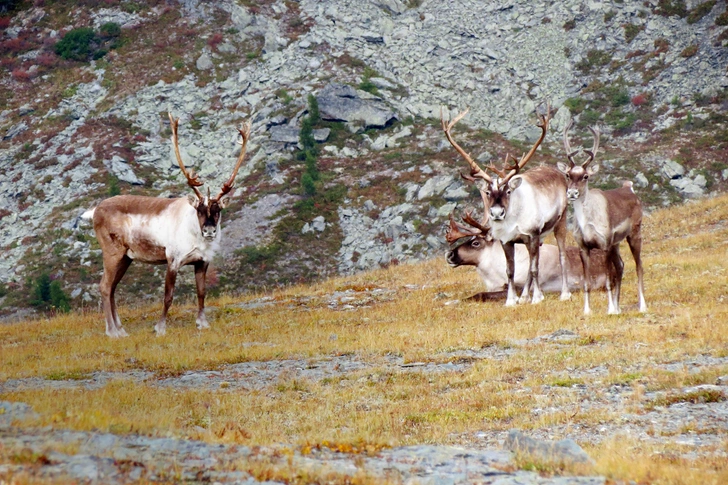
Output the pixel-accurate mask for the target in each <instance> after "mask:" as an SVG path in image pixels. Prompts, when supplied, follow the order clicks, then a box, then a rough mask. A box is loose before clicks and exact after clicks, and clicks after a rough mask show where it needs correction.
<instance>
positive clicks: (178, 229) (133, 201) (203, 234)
mask: <svg viewBox="0 0 728 485" xmlns="http://www.w3.org/2000/svg"><path fill="white" fill-rule="evenodd" d="M169 121H170V125H171V128H172V143H173V145H174V152H175V155H176V157H177V163H178V164H179V167H180V169H181V170H182V173H183V174H184V176H185V178H186V179H187V184H188V185H189V186H190V188H191V189H192V190H193V191H194V195H193V194H190V195H188V196H187V197H180V198H177V199H162V198H158V197H142V196H136V195H119V196H116V197H111V198H110V199H106V200H104V201H102V202H101V203H100V204H99V205H98V206H97V207H96V208H95V209H91V210H88V211H86V212H85V213H84V214H83V215H82V216H81V217H83V218H84V219H87V220H90V219H93V224H94V230H95V231H96V238H97V239H98V241H99V246H101V251H102V253H103V260H104V275H103V276H102V278H101V283H100V284H99V290H100V292H101V302H102V306H103V309H104V317H105V319H106V335H108V336H109V337H126V336H127V333H126V331H125V330H124V328H123V327H122V326H121V321H120V320H119V314H118V313H117V311H116V301H115V299H114V292H115V291H116V286H117V285H118V284H119V281H121V278H122V277H123V276H124V273H126V270H127V269H128V268H129V266H130V265H131V263H132V261H135V260H136V261H140V262H143V263H151V264H165V263H166V264H167V276H166V278H165V282H164V309H163V310H162V318H161V319H160V320H159V322H158V323H157V324H156V325H155V326H154V330H155V332H156V333H157V335H164V334H165V332H166V321H167V312H168V311H169V307H170V305H171V304H172V298H173V294H174V284H175V281H176V279H177V272H178V271H179V269H180V268H181V267H182V266H184V265H189V264H191V265H193V266H194V268H195V282H196V284H197V302H198V312H197V319H196V323H197V328H199V329H202V328H208V327H209V326H210V325H209V324H208V323H207V318H206V317H205V276H206V273H207V267H208V265H209V264H210V261H212V258H213V257H214V255H215V252H216V251H217V250H218V249H219V247H220V240H221V237H222V233H221V231H220V214H221V212H222V210H223V209H224V208H225V207H226V206H227V205H228V202H229V195H231V192H232V191H233V184H234V183H235V176H236V175H237V173H238V170H239V169H240V165H241V164H242V162H243V158H245V149H246V146H247V143H248V138H249V137H250V123H244V124H243V125H242V126H241V128H240V129H239V130H238V132H239V133H240V136H241V137H242V140H241V141H240V145H241V148H240V155H239V156H238V160H237V162H236V164H235V168H234V169H233V173H232V175H231V176H230V178H229V179H228V181H227V182H225V183H224V184H223V186H222V189H221V191H220V193H219V194H218V195H217V196H215V197H212V198H211V197H210V190H209V189H208V191H207V197H205V196H203V195H202V193H201V192H200V191H199V189H198V188H197V187H200V186H201V185H202V184H203V183H202V182H201V181H200V180H199V178H198V176H197V175H196V174H195V172H194V170H192V169H190V170H189V171H188V170H186V169H185V165H184V162H183V161H182V157H181V156H180V151H179V145H178V138H177V126H178V124H179V118H178V119H174V118H173V117H172V115H171V114H170V115H169Z"/></svg>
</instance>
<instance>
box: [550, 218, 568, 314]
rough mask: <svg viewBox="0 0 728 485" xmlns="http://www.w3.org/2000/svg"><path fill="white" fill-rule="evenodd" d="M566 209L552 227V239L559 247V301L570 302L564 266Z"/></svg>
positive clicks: (566, 272)
mask: <svg viewBox="0 0 728 485" xmlns="http://www.w3.org/2000/svg"><path fill="white" fill-rule="evenodd" d="M567 232H568V228H567V227H566V208H564V213H563V214H561V219H560V220H559V222H558V223H557V224H556V227H554V237H556V245H557V246H558V247H559V263H560V264H561V298H560V299H561V301H566V300H571V291H569V277H568V268H567V265H566V233H567Z"/></svg>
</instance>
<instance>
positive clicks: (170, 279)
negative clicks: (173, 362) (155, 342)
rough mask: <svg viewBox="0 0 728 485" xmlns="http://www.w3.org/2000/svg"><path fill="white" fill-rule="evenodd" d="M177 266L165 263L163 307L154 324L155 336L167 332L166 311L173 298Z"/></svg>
mask: <svg viewBox="0 0 728 485" xmlns="http://www.w3.org/2000/svg"><path fill="white" fill-rule="evenodd" d="M178 269H179V268H178V267H177V265H176V264H174V263H173V262H172V261H170V262H168V263H167V275H166V277H165V279H164V309H163V310H162V318H161V319H160V320H159V322H158V323H157V324H156V325H155V326H154V331H155V332H156V333H157V336H160V335H164V334H165V333H167V312H169V307H170V306H171V305H172V300H173V299H174V284H175V283H176V282H177V271H178Z"/></svg>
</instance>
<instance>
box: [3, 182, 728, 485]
mask: <svg viewBox="0 0 728 485" xmlns="http://www.w3.org/2000/svg"><path fill="white" fill-rule="evenodd" d="M726 221H728V196H721V197H718V198H714V199H709V200H704V201H700V202H697V203H689V204H685V205H681V206H677V207H673V208H671V209H666V210H662V211H658V212H655V213H653V214H652V215H650V216H648V217H647V218H646V220H645V223H644V229H643V231H644V235H645V245H644V253H643V254H644V260H645V264H646V292H647V303H648V306H649V309H650V311H649V313H648V314H647V315H641V314H638V313H636V311H635V309H636V306H635V302H636V284H635V277H634V265H633V263H632V261H631V258H630V256H629V255H628V250H627V249H626V248H624V252H626V253H627V254H625V260H626V272H625V274H626V281H625V285H624V290H623V300H622V301H623V310H626V311H625V313H623V314H622V315H620V316H610V317H607V316H606V315H605V314H604V313H605V311H606V297H605V295H604V294H603V293H597V294H595V296H594V297H593V300H592V306H593V311H594V314H593V315H592V316H591V317H589V318H585V317H584V316H583V315H582V313H581V311H582V298H581V294H577V295H575V297H574V298H573V299H572V301H571V302H568V303H564V302H560V301H558V296H555V295H549V296H548V297H547V299H546V301H545V302H543V303H542V304H540V305H537V306H530V305H524V306H519V307H518V308H515V309H513V308H505V307H503V306H501V305H500V304H460V305H456V306H446V305H444V302H445V301H446V300H448V299H451V298H461V297H465V296H468V295H470V294H472V293H474V292H476V291H479V290H480V283H479V282H478V280H477V277H476V275H475V273H474V272H473V271H471V270H467V269H459V270H451V269H450V268H448V267H447V266H446V264H445V262H444V260H443V259H437V260H433V261H428V262H425V263H420V264H412V265H402V266H397V267H392V268H389V269H387V270H379V271H374V272H368V273H362V274H359V275H356V276H353V277H346V278H334V279H330V280H326V281H324V282H322V283H320V284H316V285H311V286H299V287H293V288H289V289H286V290H283V291H278V292H275V293H272V294H271V295H270V296H272V297H274V298H275V300H276V301H277V302H278V303H279V304H278V305H276V306H269V307H263V308H258V309H254V310H243V309H241V308H239V307H237V306H236V304H237V303H239V301H238V300H236V299H233V298H232V297H221V298H219V299H216V300H213V301H210V302H209V303H210V305H211V306H213V307H214V309H213V310H212V311H211V316H212V318H211V322H212V327H213V328H212V330H210V331H206V332H198V331H197V330H195V328H194V323H193V321H194V306H193V304H192V302H191V301H190V302H188V303H187V304H177V305H175V306H174V307H173V310H172V314H171V319H170V321H169V322H168V325H169V327H170V328H169V330H168V335H167V336H165V337H162V338H150V336H151V334H150V332H151V327H152V326H153V324H154V322H155V319H156V318H157V317H158V314H159V305H151V306H140V307H135V308H128V307H127V308H122V309H121V316H122V320H123V321H124V322H125V327H126V329H127V330H128V331H129V333H130V334H131V337H129V338H127V339H122V340H110V339H108V338H107V337H106V336H105V335H104V334H103V324H102V321H101V319H102V317H101V315H100V314H99V313H97V312H95V311H88V312H85V313H74V314H71V315H65V316H61V317H57V318H52V319H45V320H37V321H28V322H23V323H20V324H14V325H5V326H2V327H0V341H2V342H3V345H2V354H1V355H2V357H1V361H0V369H1V370H0V378H3V379H8V378H15V377H41V378H43V377H45V378H51V379H64V378H69V379H73V378H83V377H84V376H85V375H87V374H88V373H91V372H94V371H102V370H103V371H125V370H131V369H144V370H148V371H152V372H154V373H156V374H157V376H160V377H161V376H165V375H170V374H178V373H181V372H183V371H185V370H191V369H214V368H216V367H218V366H221V365H224V364H226V363H232V362H242V361H249V360H269V359H283V358H292V357H296V358H308V359H311V360H312V361H315V360H317V359H326V358H328V357H330V356H332V355H341V354H344V353H353V354H355V355H356V356H357V357H358V358H359V359H360V360H362V361H364V362H367V363H370V364H371V365H373V366H374V367H373V369H369V370H365V371H361V372H360V373H359V374H356V375H355V378H354V379H349V378H342V379H333V380H324V381H320V382H308V381H301V380H295V379H292V378H290V377H287V376H285V375H281V376H280V378H279V380H278V382H277V383H276V384H275V385H274V386H269V387H268V388H266V389H264V390H262V391H251V392H246V393H231V392H229V391H225V390H224V389H221V390H220V391H217V392H210V391H202V390H199V391H198V390H189V391H181V390H173V389H166V388H165V389H159V388H156V387H154V388H153V387H150V386H149V385H147V384H131V383H128V382H125V381H122V380H119V381H114V382H112V383H111V384H109V385H107V386H106V387H103V388H101V389H98V390H93V391H83V390H28V391H20V392H6V393H4V394H0V399H5V400H11V401H23V402H27V403H30V404H31V405H32V406H33V407H34V408H35V409H36V411H38V412H39V413H40V415H41V417H40V418H39V419H38V420H37V421H36V422H32V423H30V424H31V425H35V426H37V425H50V426H54V427H60V428H73V429H96V430H107V431H112V432H120V433H124V432H130V431H134V432H141V433H149V434H153V435H166V434H167V433H171V434H172V435H175V436H182V437H194V438H201V439H205V440H210V441H224V442H225V441H228V442H229V441H233V442H240V443H244V444H265V443H278V442H286V443H291V442H293V443H298V444H305V443H320V442H323V441H327V440H328V441H330V442H342V443H362V442H363V443H372V444H375V445H376V446H378V445H382V444H384V445H396V444H407V443H422V442H433V443H451V442H453V439H454V438H453V436H455V435H457V434H458V433H463V432H467V431H475V430H478V429H483V428H486V429H509V428H513V427H517V428H524V429H531V428H540V427H544V426H549V425H553V424H558V423H560V422H563V423H568V424H574V425H579V424H581V425H585V426H589V425H594V424H597V423H598V422H600V421H601V422H603V421H607V422H613V421H615V420H618V419H619V416H615V415H610V414H599V415H593V414H588V413H578V414H575V415H574V416H565V415H564V416H562V415H558V414H557V415H548V416H542V417H539V418H534V415H533V414H532V412H531V411H532V409H533V408H534V407H536V406H543V403H542V402H541V403H539V402H537V400H534V399H533V398H532V396H531V393H530V392H524V390H528V389H538V388H539V386H543V385H548V384H551V385H553V383H554V381H555V379H558V378H559V377H558V376H560V375H564V374H567V375H568V374H569V373H570V372H574V371H576V372H578V371H579V370H586V369H590V368H593V367H596V366H600V365H606V366H607V367H608V368H609V369H610V371H609V376H608V378H607V379H606V383H605V382H604V377H603V376H601V377H599V382H595V380H596V379H597V377H589V374H588V373H587V374H585V375H586V376H587V377H582V378H580V382H581V383H583V384H585V385H587V386H588V387H589V386H594V388H595V389H599V388H603V386H605V385H608V384H609V383H613V382H619V381H623V380H624V375H625V372H626V370H625V369H627V368H633V367H634V366H637V367H639V368H640V372H639V373H638V375H636V376H632V377H631V378H630V379H627V381H628V385H630V386H632V387H633V388H634V392H635V396H636V398H635V399H636V400H639V399H638V396H639V394H640V393H641V392H644V390H658V389H664V390H670V389H674V388H680V387H682V386H686V385H694V384H698V383H712V382H713V381H714V380H715V377H716V376H717V375H724V374H726V373H728V369H714V370H712V371H711V372H708V373H702V374H688V373H679V372H677V373H670V372H666V371H664V370H660V369H658V368H656V366H655V364H658V363H665V362H672V361H679V360H682V359H686V358H688V357H689V356H698V355H711V356H715V357H725V356H726V354H727V351H726V349H728V332H727V331H726V328H725V327H726V325H728V300H727V299H726V296H727V295H728V280H727V279H726V269H727V267H728V261H727V260H726V258H725V255H726V246H728V242H727V241H728V223H726ZM413 285H414V286H413ZM364 288H386V289H391V290H394V293H393V294H391V295H390V296H389V297H388V298H386V299H384V300H382V301H380V302H377V303H375V304H373V305H371V306H368V307H363V308H360V309H358V310H357V311H354V312H345V311H335V310H332V309H330V308H328V305H327V300H326V299H325V297H326V296H327V295H330V294H331V293H333V292H334V291H336V290H339V291H341V290H347V289H352V290H363V289H364ZM258 296H260V295H258ZM254 298H255V297H246V298H244V300H246V301H247V300H250V299H254ZM557 329H568V330H571V331H573V332H576V333H577V334H578V335H579V336H580V338H579V339H578V340H576V341H574V342H573V343H567V344H565V345H566V348H564V346H554V345H551V344H549V343H548V342H543V343H542V342H539V341H535V342H531V343H528V344H526V350H527V351H525V352H518V353H516V354H514V355H513V356H512V357H510V358H508V359H505V360H503V361H494V360H489V359H484V360H480V361H478V362H477V363H475V364H474V365H473V366H472V367H471V368H470V369H469V370H468V371H466V372H464V373H437V374H429V375H428V374H426V373H404V372H392V371H383V370H381V369H380V370H377V366H378V365H380V364H382V362H383V357H384V356H385V355H388V354H394V355H398V356H401V357H402V358H403V359H404V361H405V362H413V361H424V362H428V361H435V362H439V361H442V360H443V359H447V357H443V356H442V352H445V351H452V350H457V349H480V348H483V347H487V346H496V347H502V348H508V347H510V346H511V345H512V342H513V341H515V340H522V339H533V338H534V337H537V336H539V335H544V334H548V333H551V332H553V331H555V330H557ZM334 335H335V336H336V337H335V338H334V337H333V336H334ZM251 343H253V345H250V344H251ZM255 343H258V344H262V345H255ZM637 343H639V345H636V344H637ZM438 354H439V355H438ZM558 399H560V400H566V401H568V400H570V399H571V400H573V401H574V404H575V406H576V404H577V403H578V399H579V398H578V396H576V395H573V396H570V395H564V396H560V397H558ZM561 404H562V405H563V404H564V402H561ZM617 422H618V421H617ZM236 430H237V431H236ZM725 446H726V440H725V439H724V440H723V448H724V449H725ZM658 451H665V450H658V449H655V448H654V447H650V446H645V445H643V444H639V443H636V442H631V441H629V440H628V439H627V438H623V439H620V440H617V441H615V442H609V443H605V444H602V445H599V446H598V447H597V449H592V450H590V452H591V453H592V456H594V457H596V459H597V471H598V472H599V473H603V474H606V475H607V476H610V477H614V478H629V479H635V480H645V481H653V480H654V481H658V482H660V481H662V482H665V483H681V482H682V483H689V482H690V481H691V480H692V479H693V478H696V477H697V476H701V480H702V483H709V482H711V481H713V482H715V483H719V482H721V481H725V480H726V478H727V477H728V467H727V465H726V463H724V462H720V461H718V460H716V461H715V462H713V461H712V460H710V459H699V460H697V461H695V462H690V463H687V462H682V461H680V460H669V459H667V458H660V456H665V455H660V454H656V452H658Z"/></svg>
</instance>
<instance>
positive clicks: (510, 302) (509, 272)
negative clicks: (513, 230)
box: [501, 242, 518, 306]
mask: <svg viewBox="0 0 728 485" xmlns="http://www.w3.org/2000/svg"><path fill="white" fill-rule="evenodd" d="M501 245H502V246H503V252H504V253H505V255H506V276H508V296H507V297H506V306H515V304H516V303H517V302H518V296H517V294H516V284H515V283H514V281H513V276H514V274H515V272H516V262H515V259H516V254H515V253H516V246H515V244H514V243H512V242H507V243H503V242H501Z"/></svg>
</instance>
